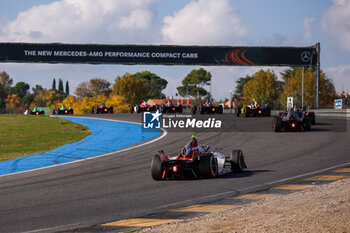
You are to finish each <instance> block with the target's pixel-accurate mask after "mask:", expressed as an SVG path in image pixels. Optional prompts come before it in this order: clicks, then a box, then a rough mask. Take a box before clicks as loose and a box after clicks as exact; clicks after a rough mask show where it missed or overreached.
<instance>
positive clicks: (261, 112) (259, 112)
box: [242, 105, 271, 117]
mask: <svg viewBox="0 0 350 233" xmlns="http://www.w3.org/2000/svg"><path fill="white" fill-rule="evenodd" d="M242 114H243V116H244V117H269V116H271V109H270V108H269V107H268V106H265V107H264V108H260V107H257V108H252V107H251V106H250V105H249V106H246V107H245V108H243V109H242Z"/></svg>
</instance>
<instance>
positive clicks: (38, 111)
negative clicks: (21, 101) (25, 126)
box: [29, 107, 45, 116]
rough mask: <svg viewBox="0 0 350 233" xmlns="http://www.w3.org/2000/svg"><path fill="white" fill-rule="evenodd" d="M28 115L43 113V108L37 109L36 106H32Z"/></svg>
mask: <svg viewBox="0 0 350 233" xmlns="http://www.w3.org/2000/svg"><path fill="white" fill-rule="evenodd" d="M29 114H30V115H37V116H39V115H44V114H45V112H44V110H39V109H38V107H34V108H33V110H32V111H30V112H29Z"/></svg>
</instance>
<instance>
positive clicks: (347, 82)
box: [325, 65, 350, 93]
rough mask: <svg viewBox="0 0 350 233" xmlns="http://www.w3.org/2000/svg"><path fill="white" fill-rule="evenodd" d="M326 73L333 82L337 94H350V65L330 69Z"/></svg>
mask: <svg viewBox="0 0 350 233" xmlns="http://www.w3.org/2000/svg"><path fill="white" fill-rule="evenodd" d="M325 72H326V74H327V76H328V78H331V79H332V80H333V82H334V86H335V88H336V90H337V92H341V91H343V90H344V91H345V92H347V93H350V65H344V66H333V67H328V68H326V69H325Z"/></svg>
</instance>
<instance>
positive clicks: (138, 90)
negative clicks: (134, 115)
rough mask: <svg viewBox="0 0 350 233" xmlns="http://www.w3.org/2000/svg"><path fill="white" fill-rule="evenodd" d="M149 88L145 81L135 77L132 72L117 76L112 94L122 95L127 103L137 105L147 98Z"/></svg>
mask: <svg viewBox="0 0 350 233" xmlns="http://www.w3.org/2000/svg"><path fill="white" fill-rule="evenodd" d="M147 93H148V90H147V88H146V87H145V85H144V83H143V81H141V80H137V79H135V77H134V76H133V75H131V74H128V73H126V74H124V75H123V77H119V76H118V77H117V78H116V79H115V83H114V84H113V90H112V94H114V95H120V96H122V97H123V98H124V99H125V101H126V103H127V104H130V105H135V104H138V103H140V102H141V101H143V100H145V98H146V97H147Z"/></svg>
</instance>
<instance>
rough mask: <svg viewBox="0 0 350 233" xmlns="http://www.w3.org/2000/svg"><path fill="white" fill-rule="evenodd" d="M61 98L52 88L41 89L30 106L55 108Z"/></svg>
mask: <svg viewBox="0 0 350 233" xmlns="http://www.w3.org/2000/svg"><path fill="white" fill-rule="evenodd" d="M61 100H62V95H61V94H60V93H58V92H56V91H54V90H46V89H44V90H41V91H38V93H37V95H36V96H35V99H34V101H33V102H32V104H31V108H32V107H34V106H38V107H52V108H55V107H56V105H57V103H59V102H60V101H61Z"/></svg>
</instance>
